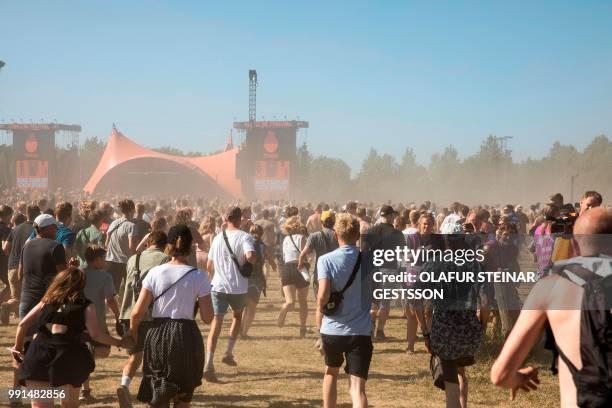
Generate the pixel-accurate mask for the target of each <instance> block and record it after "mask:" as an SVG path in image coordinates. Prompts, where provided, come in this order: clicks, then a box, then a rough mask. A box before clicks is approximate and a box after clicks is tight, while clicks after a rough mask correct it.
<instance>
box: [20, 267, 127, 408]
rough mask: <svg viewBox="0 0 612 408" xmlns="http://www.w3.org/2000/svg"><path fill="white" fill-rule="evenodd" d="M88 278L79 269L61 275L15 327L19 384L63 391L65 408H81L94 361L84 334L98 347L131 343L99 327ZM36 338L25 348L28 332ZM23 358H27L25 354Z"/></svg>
mask: <svg viewBox="0 0 612 408" xmlns="http://www.w3.org/2000/svg"><path fill="white" fill-rule="evenodd" d="M84 290H85V273H84V272H83V271H81V270H80V269H78V268H76V267H70V268H68V269H66V270H64V271H62V272H60V273H59V274H58V275H57V276H56V277H55V278H54V279H53V281H52V283H51V284H50V286H49V288H48V290H47V291H46V292H45V294H44V296H43V297H42V299H41V300H40V302H38V303H37V304H36V305H35V306H34V307H33V308H32V310H30V311H29V312H28V314H27V315H26V316H25V317H24V318H23V319H22V320H21V322H20V323H19V325H18V326H17V333H16V335H15V345H14V346H13V350H12V351H13V356H14V358H15V360H16V361H18V362H19V361H21V370H20V374H19V382H20V384H22V385H24V386H26V387H28V389H33V390H45V389H48V390H51V389H52V388H58V387H59V388H60V390H59V393H58V394H57V395H58V396H62V395H63V396H62V398H61V406H62V407H77V406H78V405H79V389H80V387H81V385H82V384H83V382H85V381H86V380H87V378H88V377H89V375H90V374H91V373H92V372H93V371H94V368H95V362H94V359H93V356H92V355H91V353H90V351H89V349H88V348H87V345H86V344H85V342H84V341H83V340H84V336H83V333H84V331H85V330H87V333H88V335H89V337H90V338H91V339H93V340H95V341H96V342H99V343H102V344H107V345H109V346H116V347H125V346H128V345H129V344H130V340H129V339H123V340H121V339H118V338H115V337H112V336H110V335H108V334H106V333H105V332H104V331H103V330H102V329H101V328H100V327H99V325H98V318H97V315H96V308H95V306H94V305H93V304H92V303H91V302H90V301H89V300H87V299H86V297H85V292H84ZM33 328H35V329H36V331H37V335H36V337H34V339H33V340H32V342H31V343H30V344H29V346H27V352H24V349H25V348H26V343H27V341H26V340H27V338H28V333H29V332H30V331H31V330H32V329H33ZM24 354H25V355H24ZM32 407H34V408H43V407H44V408H46V407H53V399H49V398H46V399H39V398H38V399H37V398H34V399H33V400H32Z"/></svg>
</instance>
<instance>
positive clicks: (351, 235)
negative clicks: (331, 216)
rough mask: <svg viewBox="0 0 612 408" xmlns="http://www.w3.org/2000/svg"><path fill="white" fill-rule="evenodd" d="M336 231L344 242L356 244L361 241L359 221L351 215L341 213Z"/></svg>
mask: <svg viewBox="0 0 612 408" xmlns="http://www.w3.org/2000/svg"><path fill="white" fill-rule="evenodd" d="M334 231H335V232H336V234H337V235H338V238H339V239H341V240H343V241H344V242H347V243H355V242H357V240H358V239H359V220H358V219H357V217H354V216H352V215H351V214H349V213H340V214H338V215H337V216H336V223H335V224H334Z"/></svg>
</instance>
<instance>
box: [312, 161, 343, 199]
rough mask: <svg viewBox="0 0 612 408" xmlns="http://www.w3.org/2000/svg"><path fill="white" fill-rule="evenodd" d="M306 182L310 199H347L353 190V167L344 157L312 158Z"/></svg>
mask: <svg viewBox="0 0 612 408" xmlns="http://www.w3.org/2000/svg"><path fill="white" fill-rule="evenodd" d="M309 170H310V171H309V174H308V183H307V184H306V185H307V187H306V189H305V190H306V192H307V198H308V199H309V200H326V201H330V200H345V199H347V198H349V197H350V195H351V192H352V191H353V185H352V184H353V183H352V180H351V168H350V167H349V165H348V164H346V162H344V160H342V159H334V158H331V157H327V156H319V157H317V158H316V159H314V160H312V162H311V163H310V169H309Z"/></svg>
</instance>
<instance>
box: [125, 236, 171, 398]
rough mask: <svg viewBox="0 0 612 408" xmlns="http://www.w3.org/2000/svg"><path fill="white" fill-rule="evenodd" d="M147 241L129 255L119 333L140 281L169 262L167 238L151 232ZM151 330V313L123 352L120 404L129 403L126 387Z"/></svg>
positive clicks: (135, 296)
mask: <svg viewBox="0 0 612 408" xmlns="http://www.w3.org/2000/svg"><path fill="white" fill-rule="evenodd" d="M148 240H149V245H148V247H147V249H145V250H144V251H142V252H140V253H138V254H135V255H132V256H131V257H130V259H128V262H127V275H126V278H125V285H124V288H123V297H122V303H121V308H120V310H119V321H118V327H119V330H120V331H121V332H124V331H128V330H129V327H130V316H131V314H132V310H133V309H134V305H136V301H137V300H138V296H139V295H140V290H141V289H142V281H143V279H144V278H146V276H147V274H148V273H149V271H150V270H151V269H152V268H154V267H155V266H159V265H162V264H165V263H167V262H168V261H170V259H171V258H170V257H169V256H168V255H166V254H165V253H164V250H165V249H166V245H167V244H168V237H167V235H166V233H165V232H164V231H160V230H154V231H152V232H151V233H149V234H148ZM150 328H151V313H150V311H147V312H146V313H145V315H144V316H143V317H142V319H141V322H140V325H139V326H138V342H136V343H135V344H134V347H133V348H129V349H126V352H127V354H128V361H127V362H126V363H125V365H124V366H123V372H122V374H121V386H120V388H118V389H117V394H118V395H121V397H120V400H121V399H129V392H128V390H129V386H130V383H131V382H132V379H133V378H134V375H135V374H136V370H138V367H140V364H141V363H142V355H143V350H144V341H145V338H146V336H147V332H148V331H149V329H150Z"/></svg>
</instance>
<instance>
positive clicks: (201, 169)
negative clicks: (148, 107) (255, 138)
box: [83, 128, 242, 198]
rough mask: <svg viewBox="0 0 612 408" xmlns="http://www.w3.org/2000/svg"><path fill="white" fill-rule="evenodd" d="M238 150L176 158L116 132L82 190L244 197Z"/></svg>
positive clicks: (166, 195) (92, 191)
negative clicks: (238, 163) (141, 144)
mask: <svg viewBox="0 0 612 408" xmlns="http://www.w3.org/2000/svg"><path fill="white" fill-rule="evenodd" d="M237 154H238V149H236V148H234V147H233V146H232V143H231V140H230V141H228V144H227V146H226V150H225V151H223V152H221V153H217V154H212V155H209V156H197V157H188V156H174V155H170V154H165V153H160V152H156V151H154V150H150V149H147V148H145V147H142V146H140V145H138V144H137V143H135V142H133V141H132V140H130V139H128V138H127V137H125V136H124V135H123V134H122V133H121V132H119V131H118V130H117V129H116V128H113V132H112V134H111V136H110V138H109V140H108V143H107V145H106V150H104V153H103V155H102V158H101V159H100V162H99V163H98V166H97V167H96V169H95V171H94V172H93V174H92V176H91V177H90V179H89V181H88V182H87V183H86V184H85V187H84V188H83V190H85V191H86V192H89V193H97V194H105V195H109V194H111V195H116V194H130V195H133V196H139V195H155V196H163V197H172V196H174V197H176V196H177V195H191V196H194V197H209V198H212V197H221V198H231V197H233V198H238V197H241V196H242V194H241V188H240V181H239V180H238V179H237V178H236V177H235V173H236V171H235V169H236V156H237Z"/></svg>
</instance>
